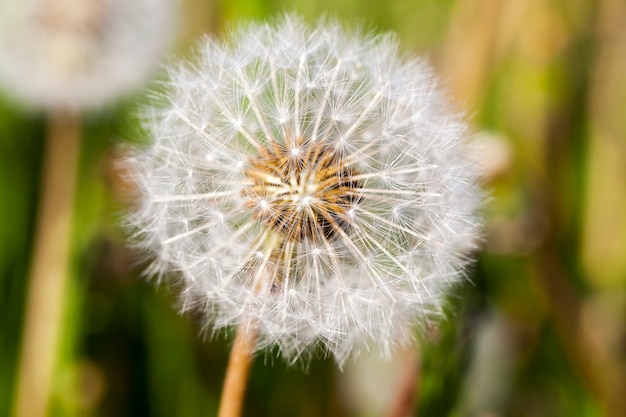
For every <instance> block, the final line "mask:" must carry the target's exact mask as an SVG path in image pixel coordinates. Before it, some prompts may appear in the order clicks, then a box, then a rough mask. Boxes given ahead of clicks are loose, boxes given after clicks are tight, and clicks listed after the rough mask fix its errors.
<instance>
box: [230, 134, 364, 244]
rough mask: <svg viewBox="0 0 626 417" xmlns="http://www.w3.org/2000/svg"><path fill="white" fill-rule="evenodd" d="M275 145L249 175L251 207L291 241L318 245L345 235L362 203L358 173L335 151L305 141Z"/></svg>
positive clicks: (245, 193) (248, 204)
mask: <svg viewBox="0 0 626 417" xmlns="http://www.w3.org/2000/svg"><path fill="white" fill-rule="evenodd" d="M287 143H289V142H286V143H278V142H276V141H272V142H271V143H269V144H268V145H266V146H265V147H264V148H262V149H261V150H259V152H258V154H256V155H255V156H253V157H251V158H250V160H249V164H248V166H249V167H248V168H247V169H246V170H245V175H246V180H247V184H248V185H247V186H246V187H245V188H244V189H243V191H242V195H243V196H244V197H245V198H246V202H245V207H246V209H249V210H251V212H252V215H253V217H254V218H255V219H257V220H258V221H260V222H261V223H263V225H264V226H265V227H268V228H271V229H273V230H274V231H276V232H279V233H280V234H281V235H283V236H284V237H285V238H286V239H287V240H289V241H293V242H299V241H301V240H312V241H317V240H320V239H332V238H334V237H337V236H339V235H341V234H345V233H346V232H347V230H348V229H349V227H350V222H351V219H352V218H353V217H351V216H349V215H348V212H349V211H350V210H354V206H355V205H356V204H357V203H358V201H359V190H358V189H359V187H360V184H359V181H358V180H356V179H355V178H354V177H355V172H356V171H355V170H354V169H353V168H352V167H350V166H349V165H348V164H346V163H345V162H344V160H343V158H342V156H341V155H340V153H339V152H338V151H337V150H336V149H335V148H334V147H331V146H328V145H325V144H322V143H317V142H312V141H306V140H305V139H304V138H299V139H297V140H296V141H295V143H292V145H291V146H289V145H288V144H287Z"/></svg>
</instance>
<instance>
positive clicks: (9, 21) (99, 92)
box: [0, 0, 173, 109]
mask: <svg viewBox="0 0 626 417" xmlns="http://www.w3.org/2000/svg"><path fill="white" fill-rule="evenodd" d="M172 12H173V10H172V7H171V2H170V1H169V0H132V1H129V0H20V1H12V0H2V1H0V84H1V85H2V87H3V89H5V90H7V91H8V92H9V93H11V94H12V95H13V96H15V97H16V98H17V99H19V100H21V101H23V102H24V103H26V104H29V105H31V106H34V107H41V108H58V107H63V108H69V109H80V108H85V107H94V106H101V105H102V104H105V103H106V102H107V101H110V100H112V99H114V98H117V97H118V96H119V95H121V94H123V93H126V92H127V91H128V90H129V89H130V88H133V87H135V86H136V85H138V84H139V83H140V82H141V81H143V80H144V79H145V78H146V77H147V75H149V73H150V72H151V70H152V69H153V68H154V66H155V64H156V63H157V62H158V59H159V57H160V56H161V55H162V53H163V52H164V51H165V49H166V48H167V46H168V44H169V42H170V39H171V35H172V33H173V30H172V29H173V27H172V26H173V19H172V15H173V13H172Z"/></svg>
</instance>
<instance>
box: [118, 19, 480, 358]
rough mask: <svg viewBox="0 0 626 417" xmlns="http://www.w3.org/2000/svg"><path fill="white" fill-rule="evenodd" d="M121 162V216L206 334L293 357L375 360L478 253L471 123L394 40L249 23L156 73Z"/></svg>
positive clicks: (432, 306) (401, 340) (337, 29)
mask: <svg viewBox="0 0 626 417" xmlns="http://www.w3.org/2000/svg"><path fill="white" fill-rule="evenodd" d="M155 97H157V98H158V99H159V101H160V103H161V104H160V105H156V106H154V107H152V108H148V109H146V114H145V116H146V117H145V123H146V125H145V126H146V130H147V132H148V134H149V135H150V137H151V138H152V141H153V143H152V144H151V145H150V146H149V147H148V148H147V149H145V150H143V151H141V152H138V153H137V154H136V155H134V156H133V157H131V158H129V159H128V161H127V162H128V166H129V167H130V170H131V172H132V173H133V175H134V178H133V180H134V181H135V182H136V184H137V186H138V188H139V190H140V191H141V197H140V199H139V204H138V207H137V208H136V211H135V212H134V213H133V214H132V215H131V216H130V223H131V225H132V226H133V227H134V230H136V231H137V233H136V239H137V242H138V243H139V245H140V246H142V247H143V248H145V249H147V250H149V251H150V252H152V253H153V254H156V262H155V263H154V271H155V272H156V273H161V274H162V273H172V272H174V274H173V275H174V276H178V277H179V279H180V281H179V283H180V284H181V285H182V287H183V291H182V294H183V299H184V301H185V305H186V306H187V307H194V308H200V309H202V310H203V311H204V313H205V318H206V320H207V325H208V326H209V327H210V328H213V329H220V328H223V327H226V326H233V325H237V324H239V323H242V322H244V323H249V324H250V326H251V327H254V328H255V329H256V332H257V334H258V348H259V349H262V348H266V347H270V346H277V347H278V350H279V351H280V352H281V353H282V354H283V355H284V356H285V357H286V358H287V359H289V360H295V359H296V358H298V357H300V356H302V355H303V354H308V353H310V352H312V351H313V350H314V349H315V348H316V347H318V346H321V347H323V348H324V349H325V350H326V352H330V353H332V354H333V355H334V356H335V358H336V360H337V362H338V363H339V364H342V363H343V362H344V361H345V360H347V359H348V358H350V357H351V356H354V355H355V354H359V353H360V352H362V351H364V350H368V349H369V348H370V347H371V346H372V345H373V344H376V345H378V347H379V348H380V349H381V350H382V351H383V352H384V353H385V354H389V353H391V352H392V351H393V350H394V348H396V347H397V346H398V345H403V344H406V343H408V342H410V341H411V340H412V339H413V331H414V327H415V325H423V324H425V323H427V322H429V321H430V320H431V319H432V318H435V317H436V316H438V315H440V313H441V309H442V303H443V302H444V297H445V295H446V294H447V293H448V291H449V289H450V288H451V286H453V285H454V284H455V283H457V282H458V281H459V280H460V279H461V278H462V276H463V271H464V268H465V267H466V266H467V264H468V262H469V258H468V255H469V254H470V252H471V251H472V250H473V249H475V245H476V240H477V233H478V227H479V218H478V216H477V213H476V212H477V208H478V207H479V205H480V203H481V198H482V194H481V192H480V191H479V189H478V188H477V185H476V177H477V173H476V170H475V168H474V167H473V165H472V163H471V162H470V161H469V160H468V145H467V144H466V142H465V141H466V138H467V133H468V128H467V126H466V124H465V123H464V122H463V117H462V115H459V114H458V113H457V112H455V110H453V109H452V108H451V106H450V104H449V102H448V101H447V100H446V98H445V96H444V94H443V93H442V91H441V90H440V88H439V87H438V86H437V83H436V80H435V78H434V75H433V73H432V70H431V68H430V67H429V65H428V64H427V63H426V62H425V61H424V60H422V59H414V58H410V57H404V56H401V55H399V54H398V52H397V43H396V41H395V40H394V38H393V37H391V36H374V35H368V34H363V33H358V32H356V33H355V32H349V31H346V30H344V29H343V28H342V27H341V25H340V24H338V23H337V22H334V21H329V20H322V21H320V22H319V23H318V25H317V26H315V27H311V26H308V25H306V24H305V23H303V21H301V20H300V19H299V18H297V17H294V16H285V17H282V18H280V19H278V20H277V21H275V22H273V23H271V24H248V25H244V26H240V27H238V28H236V29H234V30H232V31H231V32H230V33H229V36H228V41H227V42H226V43H218V42H215V41H212V40H209V39H206V40H204V41H203V42H202V43H201V44H200V45H199V48H198V56H197V60H196V61H195V62H193V63H191V64H185V63H180V64H179V65H172V66H171V67H170V68H169V77H168V79H167V80H166V81H165V83H164V88H163V90H162V91H160V92H158V93H155Z"/></svg>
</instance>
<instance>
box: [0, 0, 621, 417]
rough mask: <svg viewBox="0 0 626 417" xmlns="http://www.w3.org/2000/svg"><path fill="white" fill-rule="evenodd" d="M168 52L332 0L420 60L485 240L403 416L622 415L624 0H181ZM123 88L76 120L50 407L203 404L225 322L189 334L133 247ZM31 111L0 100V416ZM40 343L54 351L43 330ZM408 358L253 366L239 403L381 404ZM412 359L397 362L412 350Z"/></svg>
mask: <svg viewBox="0 0 626 417" xmlns="http://www.w3.org/2000/svg"><path fill="white" fill-rule="evenodd" d="M179 9H180V22H179V40H178V42H177V45H178V46H177V49H178V52H179V53H182V54H185V53H187V52H188V50H189V47H190V45H192V44H193V40H194V39H195V38H197V37H198V36H200V35H201V34H202V33H207V32H208V33H212V34H214V35H216V36H219V34H220V32H221V31H222V30H223V28H224V27H225V26H228V25H229V24H230V23H231V22H234V21H237V20H238V19H242V18H266V17H270V16H273V15H275V14H276V13H278V12H281V11H283V10H295V11H297V12H299V13H300V14H302V15H303V16H305V17H306V18H307V19H310V20H311V21H314V20H315V19H316V17H318V16H320V15H322V14H324V13H330V14H332V15H336V16H338V17H339V18H341V19H342V20H344V21H346V22H352V23H354V22H357V23H362V24H365V25H366V26H367V27H371V28H375V29H376V30H378V31H381V32H382V31H394V32H396V33H397V34H398V37H399V39H400V42H401V45H402V47H403V48H404V49H405V50H407V51H409V52H413V53H415V54H419V55H426V56H427V57H428V58H429V59H430V60H431V62H432V63H433V65H434V66H435V67H436V69H437V70H438V72H439V74H440V75H441V79H442V83H443V84H444V85H445V86H446V88H447V89H448V90H449V92H450V94H451V96H452V97H454V99H455V100H456V101H457V102H458V103H459V104H460V105H461V106H462V107H464V108H466V109H467V111H468V113H469V114H470V117H471V121H472V124H473V127H474V130H475V132H476V139H477V140H478V141H479V142H480V144H481V147H480V149H481V152H480V156H479V158H480V159H481V160H482V161H483V163H485V162H484V161H486V162H487V164H488V175H487V177H486V178H485V186H486V187H487V188H488V189H489V190H490V192H491V198H490V200H489V201H488V203H487V206H486V209H485V215H486V226H485V242H484V249H483V250H482V252H481V253H480V254H479V259H478V262H477V264H476V265H475V266H474V268H473V270H472V271H471V273H470V277H471V280H470V281H471V282H468V283H467V284H466V285H464V286H462V287H461V288H459V289H458V290H457V291H456V293H455V294H453V295H452V296H451V297H450V301H449V308H448V310H449V314H448V320H447V321H446V322H444V323H442V324H441V326H440V327H439V328H437V329H431V330H429V331H427V332H425V333H423V334H419V335H417V338H418V340H419V341H420V347H419V352H418V356H419V360H418V361H417V362H418V366H417V369H416V372H417V375H418V376H417V384H416V386H415V389H414V391H415V405H414V412H413V414H414V415H419V416H482V417H499V416H546V417H548V416H589V417H591V416H610V417H618V416H625V415H626V2H625V1H624V0H596V1H593V0H508V1H507V0H413V1H409V0H392V1H388V2H381V1H374V0H366V1H357V0H346V1H331V0H308V1H306V2H304V1H302V2H297V1H288V0H273V1H262V0H229V1H228V0H221V1H219V0H215V1H210V0H182V1H181V2H180V7H179ZM132 102H133V100H132V99H129V100H127V101H126V102H122V103H119V105H118V106H115V107H111V108H108V109H107V110H105V111H102V112H99V113H98V114H89V115H87V117H86V120H85V126H84V142H83V149H82V154H81V162H80V175H79V184H78V199H77V201H76V216H75V219H74V232H73V242H72V245H73V258H72V259H73V260H72V277H71V285H70V288H69V296H68V298H67V299H68V301H67V303H66V306H65V313H64V317H65V319H64V326H65V327H64V335H63V349H62V352H61V357H60V359H59V364H58V366H57V369H56V372H55V376H54V387H55V388H54V393H53V401H52V415H53V416H120V417H124V416H129V417H130V416H155V417H166V416H181V417H193V416H212V415H215V410H216V407H217V401H218V399H219V393H220V389H221V381H222V377H223V373H224V370H225V366H226V361H227V357H228V348H229V339H228V338H224V337H220V338H217V339H212V340H211V339H209V338H206V337H203V336H202V335H199V333H200V330H201V328H200V319H199V317H193V316H180V315H179V314H178V313H177V309H176V306H175V305H176V297H175V292H174V291H170V290H169V289H168V288H166V287H164V286H161V287H158V288H157V287H155V286H154V285H153V284H152V283H150V282H147V281H146V280H145V279H142V278H140V277H139V274H140V272H141V268H142V261H141V259H140V258H139V257H138V255H137V254H136V253H133V252H131V251H129V250H128V249H126V248H125V246H124V243H123V242H124V238H123V236H122V233H120V231H119V226H118V219H117V213H118V212H119V210H120V208H121V207H122V203H121V201H120V200H121V192H120V191H119V190H120V188H122V187H121V186H122V185H123V184H120V180H119V177H118V176H117V174H116V172H115V169H114V168H113V167H114V161H115V154H116V152H115V149H116V147H117V146H119V144H120V143H123V142H128V140H132V133H131V132H133V131H134V128H133V123H134V122H133V116H132V113H131V112H130V110H131V109H132V108H133V105H132V104H131V103H132ZM44 132H45V117H44V116H43V115H38V114H33V113H24V112H20V111H18V110H16V109H15V108H14V106H13V105H12V104H10V103H9V102H8V101H0V415H1V416H4V415H9V410H10V404H11V401H12V396H13V395H14V385H15V383H14V382H15V370H16V362H17V358H18V355H19V340H20V332H21V325H22V321H23V314H24V313H23V310H24V305H25V300H24V297H25V293H26V286H27V274H28V270H29V262H30V256H31V251H32V242H33V233H34V219H35V213H36V211H37V192H38V187H39V183H40V180H39V178H40V176H39V174H40V170H41V168H40V165H41V160H42V144H43V136H44ZM41 349H46V347H45V346H42V347H41ZM412 358H414V353H413V352H404V353H400V354H398V357H397V358H396V359H394V361H393V362H392V363H390V364H386V363H381V362H379V361H378V359H376V357H375V355H373V356H372V358H364V359H363V360H360V361H359V362H358V363H355V364H354V365H352V366H349V367H348V368H347V369H346V370H345V371H344V372H343V373H340V372H339V371H338V370H337V369H336V367H335V365H334V364H333V363H332V361H331V360H324V359H318V360H314V361H312V362H311V363H310V364H309V366H308V367H306V369H302V368H303V366H296V367H295V368H294V367H288V366H287V365H286V364H285V363H284V362H283V361H282V360H281V359H276V358H274V356H273V355H272V353H271V352H269V353H267V354H266V355H260V356H259V357H258V358H257V359H256V361H255V364H254V368H253V371H252V379H251V381H250V385H249V390H248V393H247V398H246V404H245V415H246V416H302V417H308V416H363V417H368V416H379V415H386V414H387V412H388V409H389V407H390V404H391V402H392V401H393V395H394V392H397V391H398V388H397V387H398V384H399V383H400V381H401V379H402V377H403V374H404V373H405V372H403V371H402V369H406V368H407V366H412V365H411V364H413V363H414V360H413V359H412ZM407 364H409V365H407Z"/></svg>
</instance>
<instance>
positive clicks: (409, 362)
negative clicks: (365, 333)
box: [387, 349, 421, 417]
mask: <svg viewBox="0 0 626 417" xmlns="http://www.w3.org/2000/svg"><path fill="white" fill-rule="evenodd" d="M420 368H421V366H420V358H419V353H418V352H417V349H411V350H409V351H407V352H406V366H405V370H404V373H403V374H402V379H401V380H400V384H399V386H398V388H397V391H396V395H395V397H394V399H393V402H392V403H391V408H390V409H389V413H388V414H387V417H407V416H414V415H415V412H414V408H415V403H416V391H417V390H418V389H419V385H420V371H421V369H420Z"/></svg>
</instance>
